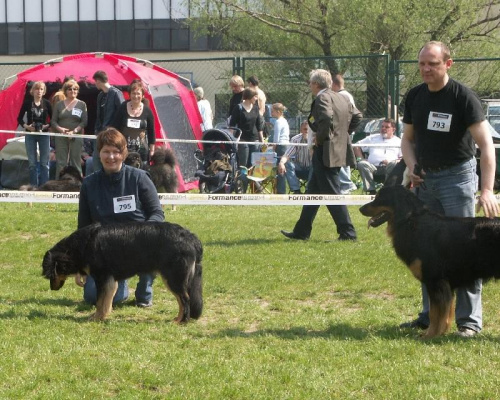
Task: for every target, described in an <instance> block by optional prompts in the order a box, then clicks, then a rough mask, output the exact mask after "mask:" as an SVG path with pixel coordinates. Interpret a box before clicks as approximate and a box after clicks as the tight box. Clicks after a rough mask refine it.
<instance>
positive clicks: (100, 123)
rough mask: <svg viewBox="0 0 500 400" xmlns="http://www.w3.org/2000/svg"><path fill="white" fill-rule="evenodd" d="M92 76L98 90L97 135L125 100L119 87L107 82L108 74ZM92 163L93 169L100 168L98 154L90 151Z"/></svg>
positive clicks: (113, 117)
mask: <svg viewBox="0 0 500 400" xmlns="http://www.w3.org/2000/svg"><path fill="white" fill-rule="evenodd" d="M92 78H93V79H94V81H95V86H96V88H97V89H99V90H100V92H99V94H98V95H97V115H96V119H95V125H94V133H95V134H96V135H97V134H98V133H99V132H101V131H103V130H104V129H106V128H107V127H108V126H111V124H112V123H113V121H114V119H115V115H116V112H117V111H118V108H119V107H120V104H122V103H123V102H124V101H125V98H124V97H123V93H122V92H121V91H120V90H119V89H117V88H115V87H114V86H111V85H110V84H109V82H108V74H106V72H105V71H101V70H99V71H96V72H95V73H94V76H93V77H92ZM95 148H96V146H95V143H94V146H93V149H94V151H95ZM92 165H93V170H94V171H97V170H98V169H100V168H102V164H101V160H100V158H99V154H94V153H92ZM87 175H88V173H87Z"/></svg>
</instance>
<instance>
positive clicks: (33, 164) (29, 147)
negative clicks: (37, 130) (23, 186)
mask: <svg viewBox="0 0 500 400" xmlns="http://www.w3.org/2000/svg"><path fill="white" fill-rule="evenodd" d="M24 144H25V146H26V154H27V156H28V165H29V175H30V185H32V186H36V187H38V186H40V185H43V184H44V183H45V182H47V181H48V180H49V158H50V137H49V136H41V135H26V137H25V138H24ZM37 144H38V152H39V153H40V179H38V169H37V161H38V155H37Z"/></svg>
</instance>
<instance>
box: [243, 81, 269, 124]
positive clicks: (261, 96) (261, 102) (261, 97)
mask: <svg viewBox="0 0 500 400" xmlns="http://www.w3.org/2000/svg"><path fill="white" fill-rule="evenodd" d="M247 83H248V87H249V88H252V89H253V90H255V91H256V92H257V105H258V106H259V114H260V115H262V116H263V115H264V113H265V112H266V95H265V93H264V92H263V91H262V89H261V88H260V87H259V80H258V79H257V77H256V76H254V75H252V76H251V77H249V78H248V79H247Z"/></svg>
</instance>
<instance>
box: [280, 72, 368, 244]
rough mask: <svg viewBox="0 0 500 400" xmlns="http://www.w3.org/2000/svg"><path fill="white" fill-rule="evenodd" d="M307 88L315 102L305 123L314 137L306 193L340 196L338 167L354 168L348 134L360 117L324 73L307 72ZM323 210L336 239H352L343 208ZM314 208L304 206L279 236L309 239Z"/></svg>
mask: <svg viewBox="0 0 500 400" xmlns="http://www.w3.org/2000/svg"><path fill="white" fill-rule="evenodd" d="M309 87H310V89H311V92H312V94H313V95H314V96H315V99H314V101H313V103H312V106H311V113H310V115H309V118H308V122H309V126H310V127H311V129H312V131H313V132H315V133H316V137H315V144H314V148H313V156H312V168H313V172H312V175H311V179H310V181H309V183H308V185H307V191H306V193H308V194H340V180H339V172H340V168H341V167H342V166H344V165H354V162H355V160H354V152H353V150H352V146H351V145H350V137H349V132H351V131H353V130H354V129H355V128H356V126H355V125H357V124H358V123H359V120H360V119H361V117H360V114H355V109H354V106H353V105H352V104H351V103H350V102H349V101H348V100H346V99H345V98H344V97H343V96H341V95H339V94H338V93H335V92H334V91H333V90H332V89H331V87H332V76H331V75H330V73H329V72H328V71H326V70H324V69H316V70H313V71H311V73H310V74H309ZM358 113H359V111H358ZM327 208H328V211H329V212H330V215H331V216H332V218H333V220H334V222H335V224H336V225H337V233H338V234H339V238H338V239H339V240H356V231H355V229H354V226H353V225H352V223H351V218H350V216H349V211H348V210H347V206H345V205H338V206H334V205H329V206H327ZM318 209H319V205H304V206H303V207H302V213H301V214H300V218H299V220H298V221H297V223H296V224H295V227H294V229H293V231H292V232H287V231H284V230H282V231H281V233H282V234H283V235H285V236H286V237H287V238H290V239H299V240H307V239H309V237H310V235H311V231H312V224H313V221H314V218H315V217H316V214H317V213H318Z"/></svg>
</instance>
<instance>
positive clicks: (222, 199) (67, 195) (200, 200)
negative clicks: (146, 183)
mask: <svg viewBox="0 0 500 400" xmlns="http://www.w3.org/2000/svg"><path fill="white" fill-rule="evenodd" d="M373 197H374V196H364V195H324V194H270V195H264V194H225V193H224V194H200V193H159V194H158V198H159V199H160V203H161V204H182V205H217V206H221V205H227V206H245V205H248V206H280V205H284V206H296V205H304V204H307V205H329V204H333V205H362V204H366V203H368V202H369V201H371V200H372V199H373ZM79 198H80V194H79V193H75V192H36V191H31V192H27V191H17V190H0V203H78V201H79Z"/></svg>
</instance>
